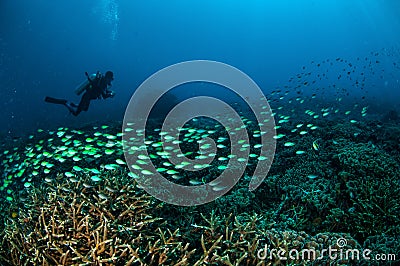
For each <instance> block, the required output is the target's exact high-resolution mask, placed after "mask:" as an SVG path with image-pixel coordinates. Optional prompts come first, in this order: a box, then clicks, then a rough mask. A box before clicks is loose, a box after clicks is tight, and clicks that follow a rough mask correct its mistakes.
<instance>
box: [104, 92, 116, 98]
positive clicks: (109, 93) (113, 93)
mask: <svg viewBox="0 0 400 266" xmlns="http://www.w3.org/2000/svg"><path fill="white" fill-rule="evenodd" d="M114 96H115V92H114V91H107V93H106V95H105V97H104V99H107V98H113V97H114Z"/></svg>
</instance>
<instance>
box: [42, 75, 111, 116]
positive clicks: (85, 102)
mask: <svg viewBox="0 0 400 266" xmlns="http://www.w3.org/2000/svg"><path fill="white" fill-rule="evenodd" d="M111 80H112V79H111ZM111 80H110V79H107V78H106V77H105V76H101V77H99V78H96V79H93V80H91V79H89V86H88V88H87V89H86V90H85V93H84V94H83V95H82V98H81V101H80V102H79V104H78V105H76V104H74V103H70V102H68V101H67V100H64V99H56V98H52V97H46V98H45V101H46V102H48V103H55V104H63V105H65V106H66V107H67V108H68V110H69V111H70V112H71V113H72V114H73V115H74V116H77V115H79V114H80V113H81V112H82V111H87V110H88V109H89V105H90V101H91V100H95V99H101V98H103V99H107V98H109V97H113V96H114V92H113V91H111V90H108V86H109V85H111Z"/></svg>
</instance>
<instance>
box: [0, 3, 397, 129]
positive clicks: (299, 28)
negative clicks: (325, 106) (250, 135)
mask: <svg viewBox="0 0 400 266" xmlns="http://www.w3.org/2000/svg"><path fill="white" fill-rule="evenodd" d="M399 44H400V1H397V0H391V1H389V0H386V1H384V0H375V1H374V0H351V1H349V0H325V1H317V0H315V1H311V0H304V1H300V0H275V1H264V0H257V1H255V0H254V1H236V0H224V1H221V0H220V1H215V0H207V1H204V0H203V1H183V0H182V1H167V0H159V1H153V0H150V1H149V0H146V1H133V0H124V1H117V0H86V1H85V0H64V1H61V0H60V1H54V0H32V1H28V0H25V1H23V0H1V2H0V97H1V101H0V108H1V112H0V122H1V127H0V128H1V129H0V133H7V134H9V135H10V136H19V135H21V134H23V133H24V132H26V133H30V132H33V131H34V130H36V129H37V128H49V129H51V128H56V127H58V126H81V125H84V124H85V123H87V122H90V121H100V122H105V121H108V120H110V119H114V120H122V117H123V113H124V110H125V107H126V104H127V103H128V101H129V98H130V97H131V95H132V93H133V91H134V90H135V88H136V87H138V86H139V85H140V83H141V82H143V81H144V80H145V79H146V78H147V77H149V76H150V75H151V74H153V73H154V72H156V71H157V70H159V69H161V68H163V67H166V66H168V65H170V64H174V63H178V62H181V61H186V60H193V59H209V60H217V61H221V62H224V63H227V64H231V65H233V66H235V67H237V68H239V69H241V70H242V71H244V72H246V73H247V74H248V75H249V76H250V77H252V78H253V79H254V81H256V82H257V83H258V85H259V86H260V87H261V88H262V89H263V90H264V91H265V92H266V93H268V92H270V91H271V90H272V89H273V88H274V86H278V85H281V86H283V85H284V84H285V82H287V80H288V79H289V78H290V77H291V76H293V75H295V74H296V73H299V72H301V70H302V66H304V65H307V66H308V65H309V64H310V62H311V61H322V60H324V59H327V58H331V59H335V58H336V57H341V58H349V59H354V58H356V57H358V56H360V57H365V56H368V55H369V54H370V52H371V51H377V50H381V49H383V48H384V49H386V48H388V49H392V50H391V51H394V53H392V55H391V56H392V57H393V58H391V59H390V60H389V61H390V62H392V61H394V62H399V59H398V56H399V53H398V52H396V51H398V49H399V47H400V46H399ZM396 60H397V61H396ZM390 62H389V63H388V66H389V64H390ZM109 69H110V70H113V71H114V73H115V81H114V86H113V88H114V89H115V90H116V91H117V96H116V97H115V98H114V99H111V100H106V101H94V102H92V104H91V107H90V110H89V112H87V113H83V114H82V115H80V116H79V117H73V116H71V115H69V114H68V112H67V110H66V108H64V107H62V106H56V105H51V104H45V103H44V102H43V98H44V97H45V96H46V95H49V96H53V97H61V98H67V99H70V100H73V101H75V102H78V101H79V97H78V96H76V95H75V94H74V93H73V90H74V88H75V86H76V85H77V84H78V83H80V82H81V81H82V80H83V79H84V78H85V77H84V72H85V71H89V72H94V71H96V70H100V71H106V70H109ZM393 70H394V71H395V69H387V72H390V71H393ZM314 71H317V70H314ZM397 74H398V72H393V73H392V75H391V80H386V81H379V80H378V79H377V80H376V82H377V86H375V87H374V88H375V89H376V91H371V90H373V88H372V87H371V88H369V89H370V93H371V94H373V95H375V96H377V97H380V99H379V100H382V102H385V101H386V99H387V102H388V104H391V105H396V104H397V101H398V99H399V87H400V85H399V83H398V79H399V77H398V76H396V75H397ZM389 76H390V75H388V77H386V79H389ZM381 82H383V83H382V84H381ZM385 82H386V86H384V84H385ZM342 85H343V84H342ZM375 85H376V84H375ZM381 85H382V86H381ZM378 89H379V90H378Z"/></svg>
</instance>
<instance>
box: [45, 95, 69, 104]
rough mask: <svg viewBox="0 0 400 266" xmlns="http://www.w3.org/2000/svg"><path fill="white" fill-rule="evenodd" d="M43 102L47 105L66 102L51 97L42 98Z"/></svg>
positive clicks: (65, 101)
mask: <svg viewBox="0 0 400 266" xmlns="http://www.w3.org/2000/svg"><path fill="white" fill-rule="evenodd" d="M44 101H45V102H47V103H54V104H66V103H67V100H64V99H56V98H52V97H48V96H47V97H46V98H44Z"/></svg>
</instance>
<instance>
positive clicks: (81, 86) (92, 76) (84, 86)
mask: <svg viewBox="0 0 400 266" xmlns="http://www.w3.org/2000/svg"><path fill="white" fill-rule="evenodd" d="M98 76H100V73H99V72H98V73H97V74H90V75H87V79H85V80H84V81H83V82H82V83H81V84H79V85H78V86H77V87H76V88H75V94H76V95H81V94H82V92H84V91H85V90H87V89H88V88H89V86H90V81H89V79H90V80H92V81H93V80H95V79H96V78H97V77H98Z"/></svg>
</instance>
